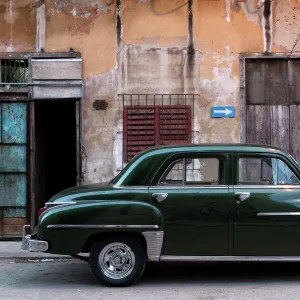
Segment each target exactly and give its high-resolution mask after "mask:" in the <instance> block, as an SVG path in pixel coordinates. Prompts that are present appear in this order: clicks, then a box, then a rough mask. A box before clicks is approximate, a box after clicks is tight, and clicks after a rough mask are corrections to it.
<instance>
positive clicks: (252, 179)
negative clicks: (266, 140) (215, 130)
mask: <svg viewBox="0 0 300 300" xmlns="http://www.w3.org/2000/svg"><path fill="white" fill-rule="evenodd" d="M238 183H239V184H241V185H280V184H300V181H299V179H298V178H297V176H296V175H295V174H294V173H293V172H292V171H291V169H290V168H289V167H288V166H287V165H286V164H285V163H284V162H283V161H282V160H280V159H277V158H272V157H247V158H240V159H239V182H238Z"/></svg>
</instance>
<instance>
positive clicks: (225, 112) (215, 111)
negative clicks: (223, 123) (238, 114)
mask: <svg viewBox="0 0 300 300" xmlns="http://www.w3.org/2000/svg"><path fill="white" fill-rule="evenodd" d="M211 117H212V118H234V117H235V107H234V106H213V107H212V108H211Z"/></svg>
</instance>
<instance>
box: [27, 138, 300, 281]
mask: <svg viewBox="0 0 300 300" xmlns="http://www.w3.org/2000/svg"><path fill="white" fill-rule="evenodd" d="M299 179H300V167H299V165H298V163H297V162H296V161H295V159H293V157H292V156H291V155H289V154H286V153H284V152H283V151H282V150H280V149H279V148H275V147H271V146H263V145H248V144H244V145H243V144H219V145H182V146H164V147H159V148H152V149H149V150H145V151H143V152H141V153H140V154H138V155H137V156H136V157H134V158H133V159H132V160H131V162H130V163H129V164H128V165H127V166H126V167H125V168H124V169H123V170H122V171H121V172H120V173H119V174H118V175H117V176H116V177H115V178H113V179H112V180H111V181H110V182H109V183H99V184H92V185H83V186H78V187H74V188H70V189H67V190H65V191H63V192H61V193H59V194H57V195H55V196H54V197H53V198H52V199H50V200H49V202H47V203H46V206H45V207H44V208H43V209H41V210H40V212H41V215H40V216H39V222H38V229H37V232H36V233H35V234H31V233H30V227H29V226H25V227H24V236H23V242H22V249H24V250H29V251H45V252H48V253H54V254H55V253H56V254H66V255H72V256H75V257H82V253H89V255H88V256H86V260H87V261H88V262H89V264H90V266H91V269H92V272H93V274H94V276H95V278H96V279H97V280H99V281H101V282H103V283H104V284H106V285H111V286H125V285H130V284H133V283H134V282H136V281H137V280H138V279H139V278H140V276H141V275H142V273H143V271H144V269H145V266H146V262H147V261H156V262H159V261H248V260H250V261H282V260H286V261H300V185H299V184H300V181H299Z"/></svg>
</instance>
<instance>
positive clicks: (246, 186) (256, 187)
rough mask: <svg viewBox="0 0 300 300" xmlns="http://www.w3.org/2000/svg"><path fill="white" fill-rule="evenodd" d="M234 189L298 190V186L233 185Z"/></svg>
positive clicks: (299, 187)
mask: <svg viewBox="0 0 300 300" xmlns="http://www.w3.org/2000/svg"><path fill="white" fill-rule="evenodd" d="M234 189H235V190H237V189H248V190H249V189H300V185H288V184H282V185H267V184H266V185H264V184H262V185H251V184H249V185H247V184H246V185H238V184H236V185H234Z"/></svg>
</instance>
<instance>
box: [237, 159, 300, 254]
mask: <svg viewBox="0 0 300 300" xmlns="http://www.w3.org/2000/svg"><path fill="white" fill-rule="evenodd" d="M233 164H234V169H235V170H236V172H235V173H236V176H235V179H234V181H235V183H236V184H235V186H234V193H235V195H236V196H235V200H234V245H233V254H234V255H242V256H244V255H245V256H299V255H300V185H299V183H300V182H299V178H298V176H296V174H298V172H299V170H297V166H296V165H295V164H294V163H292V162H291V161H290V160H289V159H288V158H287V157H285V156H282V155H275V154H274V155H273V154H270V153H261V154H247V153H244V154H236V155H235V156H234V159H233ZM298 175H299V174H298Z"/></svg>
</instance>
